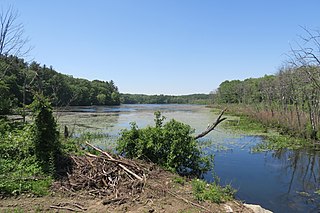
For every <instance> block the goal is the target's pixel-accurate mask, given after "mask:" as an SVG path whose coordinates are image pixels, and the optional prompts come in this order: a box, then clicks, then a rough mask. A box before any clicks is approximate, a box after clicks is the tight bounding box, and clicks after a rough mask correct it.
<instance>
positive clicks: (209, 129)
mask: <svg viewBox="0 0 320 213" xmlns="http://www.w3.org/2000/svg"><path fill="white" fill-rule="evenodd" d="M226 110H227V108H225V109H224V110H222V111H221V113H220V115H219V116H218V118H217V120H216V121H215V122H214V123H213V124H211V125H210V126H208V127H207V129H206V130H205V131H203V132H201V133H200V134H198V135H197V136H195V139H199V138H202V137H204V136H205V135H207V134H208V133H209V132H211V131H212V130H214V128H216V127H217V126H218V125H219V124H220V123H221V122H222V121H224V120H226V119H227V118H221V117H222V115H223V113H224V112H225V111H226Z"/></svg>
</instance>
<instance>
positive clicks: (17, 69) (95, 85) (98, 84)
mask: <svg viewBox="0 0 320 213" xmlns="http://www.w3.org/2000/svg"><path fill="white" fill-rule="evenodd" d="M37 92H40V93H43V94H44V95H45V96H47V97H49V98H50V100H51V102H52V104H53V105H54V106H65V105H119V104H120V94H119V91H118V88H117V86H116V85H115V84H114V82H113V81H112V80H111V81H99V80H94V81H89V80H86V79H81V78H74V77H72V76H69V75H64V74H61V73H58V72H57V71H55V70H54V69H53V68H52V67H47V66H46V65H43V66H40V64H38V63H37V62H32V63H30V64H28V63H26V62H25V61H24V60H23V59H20V58H17V57H15V56H4V55H1V56H0V114H5V113H9V111H10V110H11V109H12V108H15V107H19V106H22V105H23V104H30V103H31V102H32V101H33V96H34V94H35V93H37Z"/></svg>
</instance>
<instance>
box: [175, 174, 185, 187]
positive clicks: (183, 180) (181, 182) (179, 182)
mask: <svg viewBox="0 0 320 213" xmlns="http://www.w3.org/2000/svg"><path fill="white" fill-rule="evenodd" d="M172 181H173V182H174V183H178V184H180V185H184V184H185V182H186V180H185V179H184V178H183V177H180V176H177V177H174V178H173V180H172Z"/></svg>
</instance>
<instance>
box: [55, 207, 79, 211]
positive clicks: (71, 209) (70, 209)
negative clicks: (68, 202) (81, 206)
mask: <svg viewBox="0 0 320 213" xmlns="http://www.w3.org/2000/svg"><path fill="white" fill-rule="evenodd" d="M50 208H53V209H66V210H69V211H72V212H76V211H78V210H75V209H73V208H70V207H65V206H50ZM81 211H82V210H81Z"/></svg>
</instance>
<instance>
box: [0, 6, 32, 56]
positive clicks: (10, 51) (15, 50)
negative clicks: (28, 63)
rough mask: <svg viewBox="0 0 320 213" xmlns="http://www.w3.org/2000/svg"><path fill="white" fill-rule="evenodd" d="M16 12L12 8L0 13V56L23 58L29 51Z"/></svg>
mask: <svg viewBox="0 0 320 213" xmlns="http://www.w3.org/2000/svg"><path fill="white" fill-rule="evenodd" d="M18 15H19V14H18V12H17V11H16V10H14V9H13V7H12V6H10V7H8V9H6V10H4V9H2V10H1V13H0V56H9V55H13V56H17V57H24V56H26V54H27V53H28V52H29V51H30V47H29V48H26V44H27V42H28V41H29V39H28V38H27V37H25V36H24V27H23V24H22V23H18Z"/></svg>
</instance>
